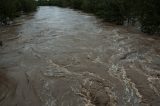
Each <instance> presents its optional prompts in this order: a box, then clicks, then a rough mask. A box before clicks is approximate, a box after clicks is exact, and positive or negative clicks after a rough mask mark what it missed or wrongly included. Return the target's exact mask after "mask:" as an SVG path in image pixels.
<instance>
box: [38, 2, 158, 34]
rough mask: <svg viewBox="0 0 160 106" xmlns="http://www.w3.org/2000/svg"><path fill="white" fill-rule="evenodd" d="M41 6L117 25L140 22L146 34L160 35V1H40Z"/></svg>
mask: <svg viewBox="0 0 160 106" xmlns="http://www.w3.org/2000/svg"><path fill="white" fill-rule="evenodd" d="M38 4H39V5H57V6H62V7H71V8H75V9H80V10H83V11H85V12H90V13H94V14H95V15H97V16H99V17H101V18H103V19H105V20H106V21H109V22H114V23H116V24H121V25H122V24H124V22H128V23H129V24H134V23H135V22H139V23H140V25H141V30H142V31H143V32H146V33H151V34H152V33H160V0H47V1H46V0H39V1H38Z"/></svg>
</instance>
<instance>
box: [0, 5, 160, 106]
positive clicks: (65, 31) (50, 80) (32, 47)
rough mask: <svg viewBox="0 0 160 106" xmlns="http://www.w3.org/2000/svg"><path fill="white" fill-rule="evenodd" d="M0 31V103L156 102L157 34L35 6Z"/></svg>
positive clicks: (94, 105) (159, 92) (110, 105)
mask: <svg viewBox="0 0 160 106" xmlns="http://www.w3.org/2000/svg"><path fill="white" fill-rule="evenodd" d="M0 39H1V41H3V46H2V47H0V106H160V38H159V37H155V36H147V35H144V34H142V33H138V32H133V31H131V30H128V29H126V28H124V27H122V26H115V25H110V24H107V23H103V22H101V21H100V20H99V19H97V18H96V17H94V16H92V15H89V14H86V13H82V12H80V11H75V10H72V9H67V8H59V7H40V8H39V9H38V10H37V12H35V13H33V14H32V15H29V16H24V17H21V18H19V19H16V22H15V23H14V24H13V25H11V26H9V27H6V28H1V30H0Z"/></svg>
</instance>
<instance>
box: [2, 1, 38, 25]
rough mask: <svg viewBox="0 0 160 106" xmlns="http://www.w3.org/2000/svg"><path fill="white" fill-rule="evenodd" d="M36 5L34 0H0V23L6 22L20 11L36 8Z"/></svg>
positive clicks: (24, 11)
mask: <svg viewBox="0 0 160 106" xmlns="http://www.w3.org/2000/svg"><path fill="white" fill-rule="evenodd" d="M36 7H37V4H36V1H35V0H0V24H7V22H8V21H10V20H13V19H14V18H15V17H17V16H19V15H21V14H22V13H28V12H31V11H34V10H36Z"/></svg>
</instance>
